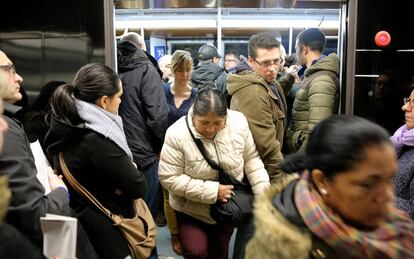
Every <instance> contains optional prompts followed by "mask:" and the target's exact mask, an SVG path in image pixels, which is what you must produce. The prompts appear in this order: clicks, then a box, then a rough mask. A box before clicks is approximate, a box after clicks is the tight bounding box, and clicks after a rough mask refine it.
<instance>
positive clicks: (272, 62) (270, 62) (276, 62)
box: [253, 58, 282, 67]
mask: <svg viewBox="0 0 414 259" xmlns="http://www.w3.org/2000/svg"><path fill="white" fill-rule="evenodd" d="M253 59H254V61H255V62H256V63H257V64H259V65H260V66H262V67H270V66H279V65H280V63H281V61H282V60H281V59H280V58H277V59H275V60H265V61H259V60H257V59H255V58H253Z"/></svg>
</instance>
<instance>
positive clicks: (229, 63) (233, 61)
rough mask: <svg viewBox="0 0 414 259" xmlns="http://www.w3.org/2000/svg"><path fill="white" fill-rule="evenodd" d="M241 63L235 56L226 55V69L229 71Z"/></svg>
mask: <svg viewBox="0 0 414 259" xmlns="http://www.w3.org/2000/svg"><path fill="white" fill-rule="evenodd" d="M239 63H240V61H239V59H238V58H237V57H236V56H235V55H234V54H226V55H225V56H224V69H226V70H229V69H230V68H232V67H235V66H237V64H239Z"/></svg>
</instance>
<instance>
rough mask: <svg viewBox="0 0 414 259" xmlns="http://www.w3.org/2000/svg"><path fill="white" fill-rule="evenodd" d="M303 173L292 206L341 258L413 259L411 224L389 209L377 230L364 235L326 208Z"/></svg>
mask: <svg viewBox="0 0 414 259" xmlns="http://www.w3.org/2000/svg"><path fill="white" fill-rule="evenodd" d="M308 175H309V174H308V173H307V172H305V173H304V174H303V175H302V177H301V179H300V180H299V182H298V184H297V186H296V189H295V203H296V206H297V208H298V211H299V214H300V215H301V217H302V219H303V221H304V222H305V224H306V226H307V227H308V228H309V229H310V231H312V233H314V234H315V235H317V236H318V237H319V238H321V239H322V240H324V241H325V242H326V243H327V244H328V245H329V246H330V247H332V249H334V250H335V252H336V253H337V254H338V255H340V257H341V258H382V259H385V258H395V259H396V258H401V259H403V258H414V224H413V222H412V221H411V220H410V219H409V218H408V217H407V216H406V215H405V214H404V213H403V212H401V211H399V210H397V209H395V208H393V207H390V208H389V210H388V213H387V214H386V216H385V219H384V220H383V221H382V223H381V224H380V225H379V226H378V228H377V229H375V230H373V231H370V232H364V231H360V230H358V229H356V228H354V227H352V226H350V225H347V224H346V223H345V222H344V221H343V220H342V219H341V217H340V216H339V215H338V214H335V213H334V212H333V211H332V209H330V208H329V207H328V206H326V205H325V203H324V202H323V200H322V197H321V196H320V194H319V193H318V192H317V191H316V190H315V189H314V188H313V187H312V186H311V185H310V184H309V183H308V180H307V179H308Z"/></svg>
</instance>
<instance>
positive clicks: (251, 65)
mask: <svg viewBox="0 0 414 259" xmlns="http://www.w3.org/2000/svg"><path fill="white" fill-rule="evenodd" d="M247 63H248V64H249V66H250V67H253V66H254V59H253V58H252V57H250V56H249V57H248V58H247Z"/></svg>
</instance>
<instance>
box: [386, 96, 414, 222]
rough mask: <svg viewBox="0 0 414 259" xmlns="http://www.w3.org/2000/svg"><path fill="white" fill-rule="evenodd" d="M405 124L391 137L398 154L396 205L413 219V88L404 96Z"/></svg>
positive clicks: (395, 181) (395, 180)
mask: <svg viewBox="0 0 414 259" xmlns="http://www.w3.org/2000/svg"><path fill="white" fill-rule="evenodd" d="M402 110H403V111H404V113H405V124H404V125H403V126H401V127H400V128H399V129H398V130H397V131H396V132H395V134H394V135H393V136H392V137H391V142H392V143H393V144H394V147H395V149H396V151H397V155H398V173H397V175H396V176H395V179H394V183H395V196H396V203H395V204H396V206H397V208H399V209H400V210H403V211H405V212H407V213H408V215H409V216H410V217H411V219H414V159H413V158H414V90H413V91H412V92H411V95H410V97H408V98H404V105H403V106H402Z"/></svg>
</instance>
